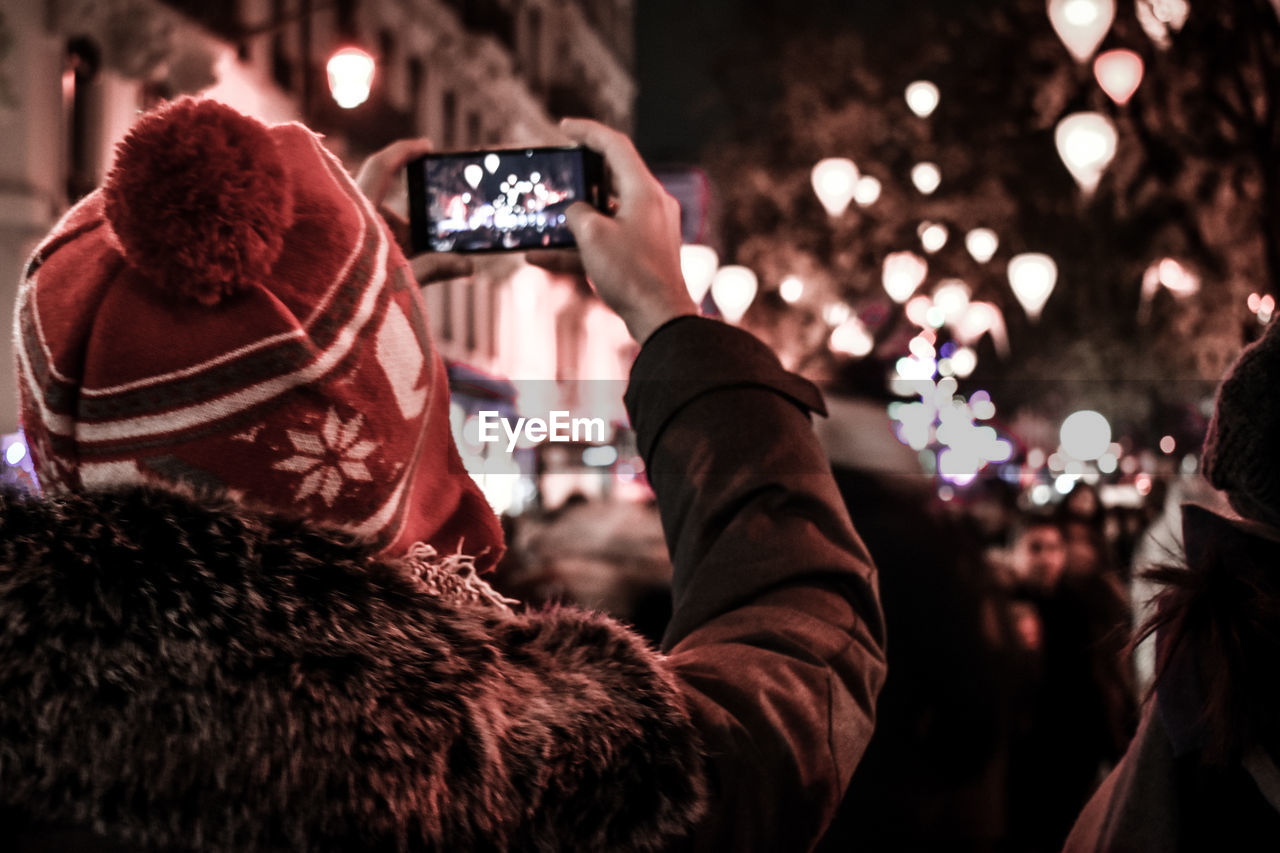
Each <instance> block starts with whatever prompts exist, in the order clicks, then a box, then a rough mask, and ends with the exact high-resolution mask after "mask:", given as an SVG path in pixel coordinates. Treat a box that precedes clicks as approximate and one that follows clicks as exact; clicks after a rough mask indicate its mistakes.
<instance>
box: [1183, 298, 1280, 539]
mask: <svg viewBox="0 0 1280 853" xmlns="http://www.w3.org/2000/svg"><path fill="white" fill-rule="evenodd" d="M1278 383H1280V323H1277V322H1274V321H1273V322H1272V323H1271V325H1270V326H1268V327H1267V330H1266V332H1265V333H1264V334H1263V336H1262V337H1261V338H1260V339H1259V340H1257V341H1255V342H1254V343H1252V344H1250V345H1249V346H1248V347H1246V348H1245V350H1244V352H1242V353H1240V357H1239V358H1238V359H1236V362H1235V364H1234V365H1232V367H1231V370H1230V371H1228V373H1227V377H1226V378H1225V379H1224V380H1222V384H1221V385H1220V386H1219V387H1218V398H1217V401H1216V402H1215V404H1214V407H1213V418H1212V419H1211V420H1210V421H1209V429H1208V433H1207V435H1206V436H1205V441H1204V459H1203V462H1202V469H1203V471H1204V475H1205V477H1206V478H1208V480H1209V482H1210V483H1212V484H1213V486H1214V487H1215V488H1218V489H1221V490H1222V491H1224V492H1226V494H1227V498H1228V499H1229V500H1230V501H1231V505H1232V507H1234V508H1235V510H1236V512H1238V513H1240V514H1241V515H1243V516H1244V517H1245V518H1248V519H1251V520H1253V521H1259V522H1262V523H1263V524H1267V525H1270V526H1271V527H1274V528H1280V394H1277V390H1276V389H1277V384H1278Z"/></svg>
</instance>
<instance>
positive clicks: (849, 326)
mask: <svg viewBox="0 0 1280 853" xmlns="http://www.w3.org/2000/svg"><path fill="white" fill-rule="evenodd" d="M874 348H875V339H874V338H872V337H871V334H870V333H869V332H868V331H867V327H866V326H864V325H862V322H861V321H860V320H859V319H858V318H857V317H850V318H848V319H847V320H845V321H844V322H843V323H841V324H840V325H839V326H836V327H835V328H834V329H832V330H831V349H832V350H834V351H835V352H841V353H844V354H845V355H851V356H853V357H854V358H862V357H863V356H866V355H869V354H870V353H871V350H872V349H874Z"/></svg>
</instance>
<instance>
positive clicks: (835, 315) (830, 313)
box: [822, 302, 852, 326]
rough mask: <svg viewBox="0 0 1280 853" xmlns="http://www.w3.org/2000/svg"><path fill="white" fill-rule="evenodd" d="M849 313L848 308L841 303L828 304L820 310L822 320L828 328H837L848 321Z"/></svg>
mask: <svg viewBox="0 0 1280 853" xmlns="http://www.w3.org/2000/svg"><path fill="white" fill-rule="evenodd" d="M851 313H852V312H851V311H850V310H849V306H848V305H845V304H844V303H843V302H829V303H827V305H826V306H825V307H824V308H823V309H822V320H823V322H824V323H826V324H827V325H828V326H839V325H840V324H841V323H843V322H844V321H845V320H848V319H849V315H850V314H851Z"/></svg>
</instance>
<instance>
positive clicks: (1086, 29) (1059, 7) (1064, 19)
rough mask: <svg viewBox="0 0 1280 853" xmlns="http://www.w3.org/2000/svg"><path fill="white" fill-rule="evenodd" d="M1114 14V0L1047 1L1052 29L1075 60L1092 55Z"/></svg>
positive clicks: (1085, 58) (1082, 59) (1104, 35)
mask: <svg viewBox="0 0 1280 853" xmlns="http://www.w3.org/2000/svg"><path fill="white" fill-rule="evenodd" d="M1115 17H1116V4H1115V0H1049V22H1050V23H1051V24H1053V31H1054V32H1056V33H1057V34H1058V38H1060V39H1062V43H1063V44H1065V45H1066V46H1067V50H1069V51H1070V52H1071V55H1072V56H1074V57H1075V58H1076V61H1077V62H1084V61H1085V60H1087V59H1088V58H1089V57H1090V56H1092V55H1093V52H1094V51H1095V50H1097V49H1098V45H1100V44H1102V39H1103V38H1105V37H1106V35H1107V30H1109V29H1111V22H1112V21H1114V20H1115Z"/></svg>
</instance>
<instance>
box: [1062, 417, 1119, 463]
mask: <svg viewBox="0 0 1280 853" xmlns="http://www.w3.org/2000/svg"><path fill="white" fill-rule="evenodd" d="M1058 440H1059V441H1060V442H1061V443H1062V450H1063V452H1065V453H1066V454H1067V455H1068V456H1070V457H1071V458H1073V459H1078V460H1080V461H1081V462H1092V461H1093V460H1095V459H1097V458H1099V457H1100V456H1102V455H1103V454H1104V453H1106V452H1107V451H1108V449H1110V447H1111V424H1109V423H1108V422H1107V419H1106V418H1105V417H1103V416H1102V415H1101V414H1099V413H1098V412H1095V411H1093V410H1092V409H1082V410H1080V411H1078V412H1072V413H1071V414H1070V415H1068V416H1067V419H1066V420H1064V421H1063V422H1062V428H1061V429H1060V430H1059V431H1058Z"/></svg>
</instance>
